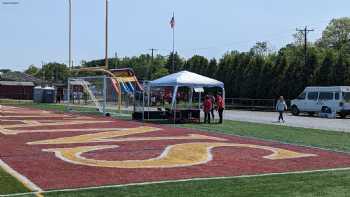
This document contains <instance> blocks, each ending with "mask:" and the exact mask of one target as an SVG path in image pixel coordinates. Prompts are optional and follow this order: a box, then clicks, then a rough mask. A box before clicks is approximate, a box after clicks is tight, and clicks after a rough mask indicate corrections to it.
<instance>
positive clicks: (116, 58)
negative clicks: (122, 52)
mask: <svg viewBox="0 0 350 197" xmlns="http://www.w3.org/2000/svg"><path fill="white" fill-rule="evenodd" d="M114 65H115V69H117V68H118V53H117V52H115V53H114Z"/></svg>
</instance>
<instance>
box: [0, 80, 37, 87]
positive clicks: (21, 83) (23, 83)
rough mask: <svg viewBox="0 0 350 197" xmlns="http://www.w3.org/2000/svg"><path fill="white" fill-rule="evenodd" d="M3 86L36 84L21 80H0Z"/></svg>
mask: <svg viewBox="0 0 350 197" xmlns="http://www.w3.org/2000/svg"><path fill="white" fill-rule="evenodd" d="M0 85H2V86H34V83H33V82H20V81H0Z"/></svg>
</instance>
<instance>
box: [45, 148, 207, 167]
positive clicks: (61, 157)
mask: <svg viewBox="0 0 350 197" xmlns="http://www.w3.org/2000/svg"><path fill="white" fill-rule="evenodd" d="M118 147H119V146H118V145H110V146H108V148H106V147H100V148H98V147H96V148H95V149H93V150H91V151H89V152H92V151H97V150H104V149H112V148H118ZM173 147H174V145H171V146H168V147H166V148H165V150H164V151H163V152H162V154H161V155H159V156H158V157H155V158H151V159H148V161H155V160H161V159H163V158H164V157H166V156H167V155H168V154H169V152H170V150H171V149H172V148H173ZM212 149H213V147H208V148H207V153H208V154H207V159H206V160H203V161H200V162H197V163H192V164H177V165H176V166H171V167H169V166H166V165H164V166H161V165H159V166H157V167H140V168H179V167H189V166H194V165H200V164H206V163H208V162H209V161H211V160H213V155H212V152H211V151H212ZM43 151H45V152H54V153H55V156H56V157H57V158H59V159H61V160H62V161H65V162H68V163H71V164H75V165H85V166H93V167H99V166H96V165H88V164H84V163H81V162H76V161H72V160H70V159H67V158H65V157H64V156H63V155H62V154H61V152H60V151H55V150H50V149H44V150H43ZM84 153H86V152H78V153H76V154H75V155H74V156H75V157H76V158H78V159H83V160H84V159H86V158H85V157H83V156H81V155H82V154H84ZM130 161H131V160H125V161H124V162H130ZM134 161H135V162H140V160H134ZM119 168H120V167H119ZM125 169H127V168H125ZM129 169H132V168H129ZM134 169H137V168H134Z"/></svg>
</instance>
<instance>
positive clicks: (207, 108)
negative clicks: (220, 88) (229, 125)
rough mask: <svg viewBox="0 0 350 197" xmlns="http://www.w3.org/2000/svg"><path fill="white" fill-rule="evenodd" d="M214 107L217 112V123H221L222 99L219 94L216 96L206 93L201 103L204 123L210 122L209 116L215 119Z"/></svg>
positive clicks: (223, 105)
mask: <svg viewBox="0 0 350 197" xmlns="http://www.w3.org/2000/svg"><path fill="white" fill-rule="evenodd" d="M215 109H216V110H217V111H218V114H219V124H222V119H223V113H224V109H225V102H224V99H223V98H222V97H221V95H220V94H217V95H216V97H215V96H213V95H206V96H205V99H204V103H203V111H204V123H209V124H210V119H211V118H210V116H211V117H212V119H213V120H215V114H214V111H215Z"/></svg>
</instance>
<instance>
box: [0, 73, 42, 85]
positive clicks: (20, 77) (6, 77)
mask: <svg viewBox="0 0 350 197" xmlns="http://www.w3.org/2000/svg"><path fill="white" fill-rule="evenodd" d="M0 81H17V82H32V83H34V84H42V80H41V79H38V78H36V77H33V76H31V75H28V74H25V73H22V72H18V71H14V72H5V73H2V74H1V75H0Z"/></svg>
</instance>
